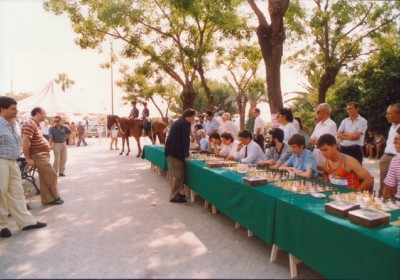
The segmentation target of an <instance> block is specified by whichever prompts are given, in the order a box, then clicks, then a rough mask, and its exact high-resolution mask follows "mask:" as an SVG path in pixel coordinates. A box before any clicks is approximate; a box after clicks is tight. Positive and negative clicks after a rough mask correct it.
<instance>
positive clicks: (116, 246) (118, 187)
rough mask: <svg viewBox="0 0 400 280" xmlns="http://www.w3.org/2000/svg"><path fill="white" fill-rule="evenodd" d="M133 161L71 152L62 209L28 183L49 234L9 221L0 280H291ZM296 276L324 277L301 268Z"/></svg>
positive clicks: (262, 252)
mask: <svg viewBox="0 0 400 280" xmlns="http://www.w3.org/2000/svg"><path fill="white" fill-rule="evenodd" d="M135 152H136V149H135V150H134V153H133V154H132V155H131V156H128V157H127V156H118V154H117V152H116V151H110V150H108V144H107V143H106V140H105V139H102V140H101V142H100V141H99V139H89V146H87V147H79V148H77V147H70V149H69V155H68V156H69V159H68V165H67V169H66V175H67V176H66V177H64V178H60V179H59V188H60V192H61V197H62V198H63V199H64V200H65V203H64V205H62V206H42V205H41V204H40V198H39V196H33V195H32V194H33V193H34V191H33V188H32V186H31V185H30V183H29V182H24V186H25V188H26V190H27V192H30V193H29V194H28V197H29V198H28V201H29V204H30V205H31V207H32V210H31V211H32V213H33V214H34V215H35V216H36V217H37V218H38V219H39V220H40V221H45V222H47V223H48V226H47V227H46V228H44V229H39V230H32V231H27V232H26V231H19V230H18V229H17V228H16V226H15V224H14V222H13V221H12V219H11V218H10V224H11V225H12V226H11V228H10V230H11V231H12V233H13V236H12V237H11V238H8V239H1V238H0V278H274V279H278V278H281V279H282V278H283V279H286V278H290V274H289V261H288V255H287V254H286V253H285V252H280V253H278V259H277V261H276V262H275V263H270V262H269V257H270V253H271V246H269V245H267V244H265V243H264V242H262V241H260V240H259V239H258V238H256V237H251V238H248V237H247V232H246V231H245V230H244V229H235V227H234V225H235V223H234V221H232V220H230V219H229V218H227V217H226V216H224V215H223V214H221V213H219V214H218V215H212V214H211V212H210V210H206V209H204V208H203V207H202V206H203V204H202V200H201V199H200V198H199V199H198V200H197V201H196V202H195V203H186V204H173V203H169V201H168V197H169V188H170V187H169V182H168V181H167V180H166V178H165V177H163V176H159V175H157V174H156V173H155V172H153V171H152V170H150V164H149V163H148V162H147V161H145V160H142V159H137V158H135ZM368 161H369V160H368ZM367 164H369V165H371V166H373V165H374V162H372V161H371V162H368V163H367ZM375 177H376V176H375ZM376 178H377V177H376ZM298 271H299V278H321V277H322V276H321V275H319V274H318V273H317V272H315V271H313V270H312V269H311V268H309V267H308V266H306V265H305V264H299V266H298Z"/></svg>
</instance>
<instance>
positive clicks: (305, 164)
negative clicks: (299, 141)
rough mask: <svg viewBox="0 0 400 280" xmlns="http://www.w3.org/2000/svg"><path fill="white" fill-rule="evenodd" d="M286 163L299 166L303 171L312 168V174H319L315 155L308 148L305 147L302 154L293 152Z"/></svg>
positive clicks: (295, 166) (290, 165)
mask: <svg viewBox="0 0 400 280" xmlns="http://www.w3.org/2000/svg"><path fill="white" fill-rule="evenodd" d="M284 165H287V166H289V167H294V168H297V169H299V170H301V171H303V172H305V171H307V170H309V169H312V171H313V172H312V174H313V175H312V176H313V177H317V176H318V170H317V161H316V160H315V157H314V155H313V154H312V153H311V152H310V151H309V150H307V149H304V151H303V152H302V153H301V154H300V155H296V154H292V155H291V156H290V158H289V159H288V160H287V161H286V162H285V164H284Z"/></svg>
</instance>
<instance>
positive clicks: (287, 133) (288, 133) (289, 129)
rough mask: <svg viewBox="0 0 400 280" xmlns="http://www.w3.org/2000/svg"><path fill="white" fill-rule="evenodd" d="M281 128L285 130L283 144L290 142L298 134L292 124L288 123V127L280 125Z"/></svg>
mask: <svg viewBox="0 0 400 280" xmlns="http://www.w3.org/2000/svg"><path fill="white" fill-rule="evenodd" d="M279 128H280V129H282V130H283V142H284V143H285V144H287V143H288V142H289V139H290V137H292V136H293V135H294V134H296V133H297V132H298V131H297V129H296V127H295V126H294V125H293V123H291V122H289V123H287V124H286V125H280V126H279Z"/></svg>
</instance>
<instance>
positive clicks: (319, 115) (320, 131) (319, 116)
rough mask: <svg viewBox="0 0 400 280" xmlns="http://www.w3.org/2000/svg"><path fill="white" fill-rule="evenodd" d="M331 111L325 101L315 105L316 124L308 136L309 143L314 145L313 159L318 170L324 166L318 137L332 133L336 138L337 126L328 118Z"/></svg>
mask: <svg viewBox="0 0 400 280" xmlns="http://www.w3.org/2000/svg"><path fill="white" fill-rule="evenodd" d="M331 112H332V108H331V106H330V105H329V104H327V103H321V104H319V105H318V106H317V110H316V111H315V114H316V120H317V121H318V123H317V125H316V126H315V128H314V131H313V133H312V134H311V137H310V145H313V146H314V150H313V154H314V157H315V159H316V160H317V166H318V170H320V171H322V170H323V168H324V166H323V165H324V161H325V159H324V157H323V156H322V154H321V151H320V150H319V149H318V147H317V142H318V139H319V137H320V136H321V135H324V134H327V133H328V134H332V136H334V137H335V138H336V134H337V126H336V123H335V122H334V121H332V119H331V118H330V115H331Z"/></svg>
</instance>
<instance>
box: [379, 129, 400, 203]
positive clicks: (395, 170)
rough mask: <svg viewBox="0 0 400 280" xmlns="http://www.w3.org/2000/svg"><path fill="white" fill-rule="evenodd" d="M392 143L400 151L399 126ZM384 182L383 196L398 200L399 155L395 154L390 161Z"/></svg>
mask: <svg viewBox="0 0 400 280" xmlns="http://www.w3.org/2000/svg"><path fill="white" fill-rule="evenodd" d="M393 143H394V146H395V148H396V151H397V152H400V128H398V129H397V130H396V135H395V137H394V140H393ZM384 182H385V187H384V189H383V196H385V197H391V198H397V199H398V200H400V156H395V157H394V158H393V159H392V161H391V162H390V165H389V170H388V173H387V175H386V178H385V181H384Z"/></svg>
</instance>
